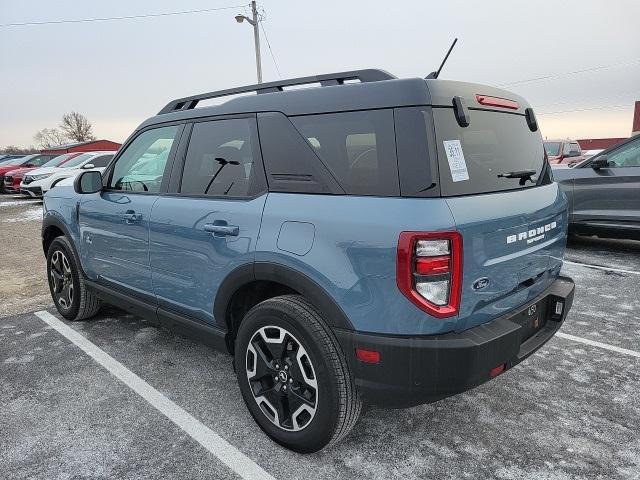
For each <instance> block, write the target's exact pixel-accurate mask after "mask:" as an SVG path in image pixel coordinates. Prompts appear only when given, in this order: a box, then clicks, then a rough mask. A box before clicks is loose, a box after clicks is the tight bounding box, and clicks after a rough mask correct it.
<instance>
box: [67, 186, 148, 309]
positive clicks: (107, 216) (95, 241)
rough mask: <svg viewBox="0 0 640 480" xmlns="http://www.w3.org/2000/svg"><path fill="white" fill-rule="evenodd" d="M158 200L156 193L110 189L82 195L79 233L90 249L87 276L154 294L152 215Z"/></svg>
mask: <svg viewBox="0 0 640 480" xmlns="http://www.w3.org/2000/svg"><path fill="white" fill-rule="evenodd" d="M157 200H158V197H157V196H156V195H136V194H130V193H127V192H109V191H106V192H100V193H96V194H93V195H86V196H83V199H82V204H81V206H80V235H81V238H82V244H83V247H84V248H86V249H87V250H88V252H89V255H88V258H87V266H88V268H87V270H88V271H87V274H88V275H90V276H91V277H92V278H94V279H95V280H97V281H100V282H103V283H108V284H111V285H112V286H116V287H120V288H124V289H132V290H133V291H134V293H136V294H137V295H139V296H143V297H148V296H151V294H152V288H151V271H150V267H149V218H150V214H151V209H152V207H153V204H154V203H155V202H156V201H157Z"/></svg>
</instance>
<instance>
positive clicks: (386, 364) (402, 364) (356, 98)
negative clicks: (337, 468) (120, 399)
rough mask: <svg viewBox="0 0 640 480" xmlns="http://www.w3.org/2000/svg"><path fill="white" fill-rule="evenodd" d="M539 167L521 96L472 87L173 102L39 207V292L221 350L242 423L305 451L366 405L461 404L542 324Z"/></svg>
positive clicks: (520, 354)
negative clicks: (230, 361)
mask: <svg viewBox="0 0 640 480" xmlns="http://www.w3.org/2000/svg"><path fill="white" fill-rule="evenodd" d="M303 84H315V85H314V86H312V87H309V88H304V89H301V88H289V87H291V86H298V85H303ZM243 93H253V95H244V96H239V95H237V94H243ZM256 93H257V94H256ZM227 95H234V98H232V99H229V100H228V101H226V102H224V103H221V104H219V105H217V106H207V107H200V108H196V107H198V103H199V102H200V101H202V100H208V99H213V98H218V97H224V96H227ZM550 170H551V169H550V168H549V166H548V162H547V160H546V156H545V152H544V148H543V143H542V138H541V135H540V132H539V130H538V125H537V122H536V118H535V115H534V113H533V111H532V110H531V108H530V107H529V106H528V104H527V103H526V102H525V100H524V99H522V98H520V97H518V96H516V95H514V94H512V93H510V92H506V91H503V90H497V89H495V88H491V87H487V86H483V85H475V84H469V83H460V82H454V81H445V80H432V79H421V78H416V79H397V78H395V77H393V76H392V75H390V74H388V73H386V72H384V71H380V70H361V71H353V72H345V73H337V74H328V75H319V76H315V77H306V78H298V79H292V80H287V81H281V82H272V83H264V84H260V85H252V86H249V87H244V88H235V89H230V90H224V91H218V92H211V93H206V94H202V95H196V96H192V97H187V98H181V99H178V100H174V101H172V102H170V103H169V104H168V105H166V106H165V107H164V108H163V109H162V110H161V111H160V112H159V114H158V115H156V116H154V117H152V118H150V119H148V120H147V121H145V122H144V123H142V125H140V127H139V128H138V129H137V130H136V131H135V132H134V133H133V134H132V136H131V137H130V138H129V139H128V140H127V142H126V143H125V144H124V146H123V147H122V148H121V149H120V151H119V152H118V154H117V155H116V156H115V157H114V159H113V160H112V161H111V163H110V164H109V165H108V166H107V168H106V169H105V171H104V173H103V174H101V173H100V172H96V171H90V172H85V173H83V174H81V175H80V176H79V177H78V178H77V179H76V180H75V183H74V186H73V187H71V186H69V187H60V188H55V189H53V190H51V191H49V192H48V193H47V194H46V195H45V198H44V209H45V216H44V221H43V227H42V228H43V230H42V242H43V248H44V252H45V254H46V257H47V272H48V280H49V286H50V289H51V294H52V296H53V300H54V302H55V305H56V307H57V309H58V311H59V312H60V314H61V315H62V316H63V317H64V318H66V319H68V320H72V321H73V320H81V319H86V318H89V317H91V316H92V315H94V314H95V313H96V312H97V311H98V309H99V308H100V305H101V302H107V303H111V304H114V305H117V306H119V307H121V308H124V309H126V310H129V311H131V312H134V313H136V314H139V315H141V316H143V317H145V318H147V319H150V320H151V321H154V322H156V323H159V324H161V325H166V326H169V327H171V328H175V329H178V330H179V331H181V332H183V333H185V334H190V335H193V336H195V337H196V338H198V339H199V340H200V341H203V342H206V343H208V344H210V345H212V346H214V347H216V348H219V349H222V350H224V351H227V352H229V353H230V354H232V355H233V356H234V359H235V363H234V366H235V370H236V373H237V379H238V383H239V388H240V392H241V394H242V397H243V399H244V401H245V403H246V406H247V408H248V410H249V412H250V413H251V415H252V416H253V418H254V419H255V421H256V422H257V423H258V425H259V426H260V428H262V429H263V430H264V431H265V432H266V433H267V434H268V435H269V436H270V437H271V438H272V439H274V440H275V441H276V442H278V443H280V444H282V445H284V446H286V447H288V448H290V449H293V450H296V451H299V452H312V451H317V450H319V449H321V448H323V447H325V446H326V445H329V444H331V443H333V442H337V441H338V440H340V439H341V438H343V437H344V436H345V435H346V434H347V433H348V432H349V431H350V430H351V428H352V427H353V426H354V424H355V422H356V420H357V418H358V415H359V413H360V409H361V405H362V402H370V403H376V404H381V405H384V406H389V407H407V406H412V405H418V404H422V403H427V402H433V401H436V400H438V399H442V398H444V397H447V396H450V395H455V394H457V393H460V392H464V391H466V390H469V389H471V388H473V387H475V386H478V385H480V384H482V383H484V382H486V381H488V380H490V379H491V378H493V377H496V376H498V375H500V374H501V373H503V372H504V371H506V370H508V369H510V368H512V367H513V366H515V365H516V364H518V363H519V362H521V361H522V360H523V359H525V358H527V357H528V356H529V355H531V354H532V353H533V352H534V351H536V350H537V349H538V348H540V347H541V346H542V345H544V344H545V342H547V341H548V340H549V339H550V338H551V337H552V336H553V335H554V333H555V332H556V331H558V329H559V328H560V326H561V324H562V322H563V320H564V319H565V317H566V315H567V312H568V310H569V308H570V307H571V302H572V299H573V291H574V285H573V282H572V280H571V279H569V278H564V277H561V276H560V268H561V266H562V258H563V253H564V249H565V243H566V232H567V202H566V199H565V197H564V195H563V194H562V193H561V192H560V190H559V189H558V185H557V184H556V183H554V182H553V179H552V177H551V172H550Z"/></svg>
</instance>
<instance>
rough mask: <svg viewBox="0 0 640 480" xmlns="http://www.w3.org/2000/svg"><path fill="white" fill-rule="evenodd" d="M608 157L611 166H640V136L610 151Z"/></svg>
mask: <svg viewBox="0 0 640 480" xmlns="http://www.w3.org/2000/svg"><path fill="white" fill-rule="evenodd" d="M607 159H608V160H609V166H611V167H613V168H615V167H640V138H639V139H638V140H636V141H635V142H629V143H628V144H626V145H625V146H623V147H621V148H619V149H618V150H616V151H615V152H612V153H610V154H609V155H608V156H607Z"/></svg>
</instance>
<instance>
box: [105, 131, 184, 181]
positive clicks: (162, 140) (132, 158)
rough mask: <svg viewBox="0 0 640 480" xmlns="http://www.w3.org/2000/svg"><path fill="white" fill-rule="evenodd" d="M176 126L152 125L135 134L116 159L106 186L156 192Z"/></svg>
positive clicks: (174, 137) (174, 136)
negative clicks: (134, 137)
mask: <svg viewBox="0 0 640 480" xmlns="http://www.w3.org/2000/svg"><path fill="white" fill-rule="evenodd" d="M179 128H180V127H179V126H178V125H172V126H170V127H161V128H154V129H152V130H147V131H146V132H143V133H141V134H140V135H138V137H136V139H135V140H134V141H133V142H131V143H130V144H129V146H128V147H127V149H126V150H125V151H124V152H123V153H122V155H121V156H120V158H118V160H117V161H116V163H115V165H114V167H113V173H112V174H111V178H110V180H109V189H111V190H123V191H130V192H143V193H158V192H159V191H160V185H161V184H162V178H163V176H164V171H165V166H166V164H167V160H168V158H169V153H170V152H171V147H172V146H173V144H174V142H175V139H176V135H177V133H178V129H179Z"/></svg>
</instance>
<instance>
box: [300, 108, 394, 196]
mask: <svg viewBox="0 0 640 480" xmlns="http://www.w3.org/2000/svg"><path fill="white" fill-rule="evenodd" d="M290 119H291V122H292V123H293V124H294V125H295V126H296V128H297V129H298V130H299V131H300V133H302V135H303V136H304V137H305V138H306V139H307V141H308V142H309V145H311V147H312V148H313V150H314V151H315V152H316V154H317V155H318V156H319V157H320V159H321V160H322V162H323V163H324V164H325V165H326V166H327V168H328V169H329V170H330V171H331V173H333V175H334V176H335V178H336V179H337V180H338V182H339V183H340V185H341V186H342V188H343V189H344V190H345V192H347V193H349V194H353V195H379V196H397V195H399V194H400V192H399V185H398V162H397V159H396V144H395V132H394V126H393V112H392V111H391V110H372V111H363V112H346V113H331V114H322V115H305V116H300V117H291V118H290Z"/></svg>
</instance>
